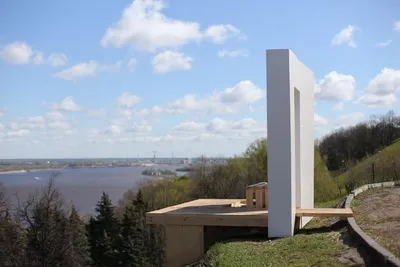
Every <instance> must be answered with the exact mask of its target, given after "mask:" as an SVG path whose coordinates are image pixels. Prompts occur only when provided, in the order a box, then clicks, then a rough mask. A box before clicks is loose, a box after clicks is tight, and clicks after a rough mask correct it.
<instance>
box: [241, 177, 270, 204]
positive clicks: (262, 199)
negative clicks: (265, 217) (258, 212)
mask: <svg viewBox="0 0 400 267" xmlns="http://www.w3.org/2000/svg"><path fill="white" fill-rule="evenodd" d="M254 199H255V200H256V201H255V205H254ZM246 206H247V207H248V208H254V207H256V208H259V209H261V208H266V209H268V184H267V183H266V182H261V183H258V184H253V185H248V186H246Z"/></svg>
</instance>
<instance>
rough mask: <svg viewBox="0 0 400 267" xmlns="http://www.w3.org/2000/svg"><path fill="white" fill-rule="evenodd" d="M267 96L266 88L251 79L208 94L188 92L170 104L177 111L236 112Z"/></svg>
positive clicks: (171, 108) (170, 107)
mask: <svg viewBox="0 0 400 267" xmlns="http://www.w3.org/2000/svg"><path fill="white" fill-rule="evenodd" d="M264 97H265V93H264V90H262V89H260V88H258V87H257V86H256V85H255V84H254V83H253V82H251V81H241V82H239V83H238V84H236V85H235V86H234V87H231V88H226V89H224V90H223V91H220V92H215V93H213V94H211V95H208V96H198V95H196V94H187V95H185V96H184V97H183V98H181V99H177V100H175V101H173V102H172V103H170V104H169V105H168V110H169V111H170V112H175V113H187V112H191V111H202V110H206V111H208V112H210V113H222V114H223V113H235V112H237V111H238V109H239V108H241V107H243V106H248V105H249V104H254V103H256V102H258V101H259V100H261V99H263V98H264Z"/></svg>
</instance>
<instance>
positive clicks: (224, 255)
mask: <svg viewBox="0 0 400 267" xmlns="http://www.w3.org/2000/svg"><path fill="white" fill-rule="evenodd" d="M342 200H343V198H340V199H336V200H332V201H328V202H323V203H318V204H316V205H315V206H316V207H321V208H322V207H336V205H337V204H338V203H340V202H341V201H342ZM329 220H330V219H329V218H314V219H313V220H311V222H309V223H308V224H307V225H306V227H305V229H306V230H310V229H315V228H319V227H324V226H327V225H328V222H329ZM339 235H340V234H339V232H337V231H328V232H322V233H310V232H309V233H306V231H303V233H299V234H296V235H295V236H293V237H288V238H281V239H274V240H261V241H234V242H226V243H218V244H215V245H214V246H213V247H211V249H210V250H209V251H208V252H207V255H206V259H207V263H208V265H205V266H214V267H236V266H237V267H246V266H251V267H258V266H260V267H264V266H349V265H346V264H342V263H340V262H339V261H338V260H337V258H338V257H339V256H340V255H341V254H342V253H343V251H344V248H343V245H342V244H341V243H340V242H339V241H338V238H339Z"/></svg>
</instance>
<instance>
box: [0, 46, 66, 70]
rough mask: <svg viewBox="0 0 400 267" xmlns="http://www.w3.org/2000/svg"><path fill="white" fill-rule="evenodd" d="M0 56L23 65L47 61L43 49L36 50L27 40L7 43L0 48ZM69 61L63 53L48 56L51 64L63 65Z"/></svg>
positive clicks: (9, 61) (7, 60)
mask: <svg viewBox="0 0 400 267" xmlns="http://www.w3.org/2000/svg"><path fill="white" fill-rule="evenodd" d="M0 58H1V59H3V60H4V61H6V62H8V63H10V64H16V65H23V64H30V63H32V64H35V65H40V64H44V63H45V55H44V53H43V52H41V51H35V50H33V49H32V47H31V46H30V45H29V44H28V43H27V42H21V41H17V42H13V43H10V44H7V45H5V46H4V47H3V48H2V49H1V50H0ZM66 62H67V56H66V55H65V54H63V53H52V54H50V55H49V57H48V58H47V62H46V63H48V64H49V65H50V66H53V67H56V66H62V65H65V63H66Z"/></svg>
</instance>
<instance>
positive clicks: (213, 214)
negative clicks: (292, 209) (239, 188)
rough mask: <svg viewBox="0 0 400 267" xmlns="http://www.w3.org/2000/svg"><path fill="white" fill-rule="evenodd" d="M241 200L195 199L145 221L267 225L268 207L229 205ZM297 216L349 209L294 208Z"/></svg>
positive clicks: (329, 214) (334, 213)
mask: <svg viewBox="0 0 400 267" xmlns="http://www.w3.org/2000/svg"><path fill="white" fill-rule="evenodd" d="M243 202H244V203H245V200H243V199H198V200H194V201H190V202H186V203H183V204H180V205H176V206H172V207H168V208H165V209H160V210H156V211H152V212H149V213H147V223H149V224H163V225H214V226H245V227H246V226H247V227H267V226H268V210H267V209H265V208H264V209H263V208H247V207H242V206H239V207H232V204H234V206H238V205H237V203H243ZM296 216H297V217H303V216H307V217H340V218H345V217H352V216H353V211H352V210H351V209H330V208H320V209H318V208H315V209H297V210H296Z"/></svg>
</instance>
